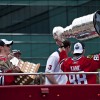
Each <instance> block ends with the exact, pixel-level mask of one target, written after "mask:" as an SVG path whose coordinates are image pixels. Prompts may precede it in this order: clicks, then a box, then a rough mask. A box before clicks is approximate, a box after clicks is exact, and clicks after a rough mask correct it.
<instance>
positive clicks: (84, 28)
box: [64, 11, 100, 40]
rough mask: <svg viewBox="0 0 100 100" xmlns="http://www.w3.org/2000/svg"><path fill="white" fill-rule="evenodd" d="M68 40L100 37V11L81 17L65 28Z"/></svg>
mask: <svg viewBox="0 0 100 100" xmlns="http://www.w3.org/2000/svg"><path fill="white" fill-rule="evenodd" d="M64 35H65V37H66V38H76V39H77V40H87V39H92V38H95V37H99V36H100V11H96V12H95V13H93V14H89V15H86V16H83V17H79V18H76V19H74V20H73V22H72V24H71V25H69V26H67V27H66V28H65V32H64Z"/></svg>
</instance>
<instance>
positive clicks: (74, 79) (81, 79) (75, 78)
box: [68, 74, 88, 84]
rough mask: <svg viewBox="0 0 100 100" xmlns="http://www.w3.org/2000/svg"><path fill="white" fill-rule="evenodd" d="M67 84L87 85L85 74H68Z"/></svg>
mask: <svg viewBox="0 0 100 100" xmlns="http://www.w3.org/2000/svg"><path fill="white" fill-rule="evenodd" d="M68 79H69V82H70V83H71V84H87V83H88V82H87V79H86V74H69V75H68Z"/></svg>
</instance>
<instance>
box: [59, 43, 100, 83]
mask: <svg viewBox="0 0 100 100" xmlns="http://www.w3.org/2000/svg"><path fill="white" fill-rule="evenodd" d="M62 51H63V52H64V50H62ZM62 51H61V52H62ZM84 53H85V46H84V44H83V43H81V42H77V43H75V44H74V51H73V56H74V57H72V58H68V57H66V59H65V60H63V62H62V63H61V69H62V70H63V72H96V71H97V69H98V68H100V66H99V63H98V60H99V59H100V58H98V59H95V58H94V59H90V58H87V57H85V56H84ZM63 54H64V53H63ZM65 54H66V51H65ZM60 57H61V58H65V56H64V55H60ZM99 62H100V61H99ZM66 76H67V77H68V80H67V81H66V84H96V75H95V74H91V75H89V74H67V75H66Z"/></svg>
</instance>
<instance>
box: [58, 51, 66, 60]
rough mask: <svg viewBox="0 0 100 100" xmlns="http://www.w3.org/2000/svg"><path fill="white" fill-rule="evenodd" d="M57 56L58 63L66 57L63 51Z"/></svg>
mask: <svg viewBox="0 0 100 100" xmlns="http://www.w3.org/2000/svg"><path fill="white" fill-rule="evenodd" d="M59 56H60V59H59V62H61V61H62V60H63V59H65V58H67V57H68V56H67V54H66V51H65V50H62V51H61V52H60V53H59Z"/></svg>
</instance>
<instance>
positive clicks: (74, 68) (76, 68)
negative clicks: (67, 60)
mask: <svg viewBox="0 0 100 100" xmlns="http://www.w3.org/2000/svg"><path fill="white" fill-rule="evenodd" d="M70 69H71V71H80V65H77V66H70Z"/></svg>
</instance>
